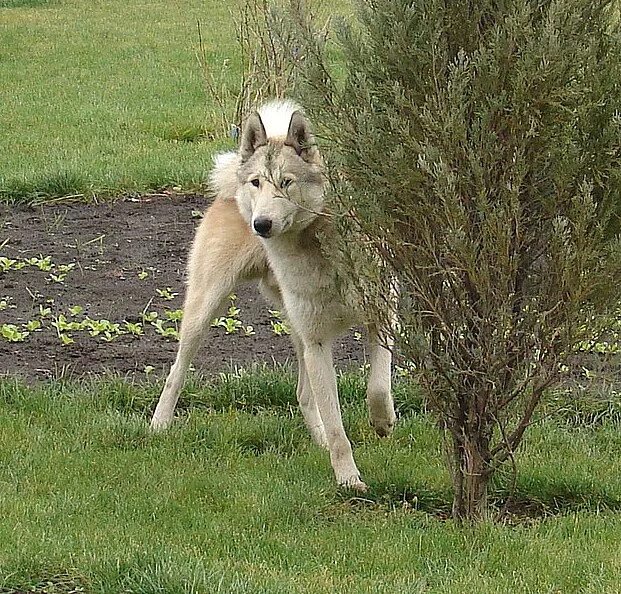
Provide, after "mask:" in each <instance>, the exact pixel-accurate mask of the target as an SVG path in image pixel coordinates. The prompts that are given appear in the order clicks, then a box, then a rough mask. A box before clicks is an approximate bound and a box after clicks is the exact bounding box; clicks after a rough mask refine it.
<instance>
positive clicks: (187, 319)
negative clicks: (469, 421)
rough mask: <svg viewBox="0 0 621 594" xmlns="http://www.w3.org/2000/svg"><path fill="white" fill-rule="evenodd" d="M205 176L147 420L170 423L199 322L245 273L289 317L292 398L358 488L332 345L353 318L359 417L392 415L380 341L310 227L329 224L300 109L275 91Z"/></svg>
mask: <svg viewBox="0 0 621 594" xmlns="http://www.w3.org/2000/svg"><path fill="white" fill-rule="evenodd" d="M211 184H212V187H213V190H214V192H215V195H216V197H215V200H214V202H213V204H212V205H211V206H210V207H209V208H208V209H207V211H206V213H205V216H204V218H203V221H202V223H201V225H200V227H199V228H198V231H197V233H196V238H195V240H194V244H193V246H192V249H191V252H190V257H189V263H188V272H189V275H188V287H187V294H186V298H185V305H184V316H183V321H182V324H181V332H180V343H179V350H178V352H177V357H176V360H175V363H174V365H173V366H172V368H171V370H170V373H169V375H168V378H167V379H166V384H165V386H164V389H163V391H162V395H161V397H160V399H159V402H158V405H157V408H156V410H155V413H154V415H153V419H152V422H151V426H152V427H153V428H154V429H161V428H165V427H167V426H168V425H169V424H170V422H171V421H172V418H173V413H174V408H175V406H176V403H177V400H178V398H179V392H180V390H181V388H182V384H183V380H184V377H185V374H186V372H187V369H188V367H189V365H190V362H191V359H192V357H193V355H194V353H195V352H196V349H197V347H198V345H199V342H200V340H201V338H202V336H203V334H204V332H205V329H206V328H207V327H208V326H209V322H210V321H211V320H212V319H213V318H214V317H215V316H216V315H217V314H218V312H219V311H220V310H221V309H222V308H223V307H225V304H226V300H227V297H228V295H229V294H230V293H231V292H232V291H233V290H234V289H235V287H236V286H237V285H238V284H239V283H241V282H243V281H252V280H256V281H259V287H260V289H261V291H262V293H263V294H264V295H265V296H266V297H267V298H268V299H269V300H271V301H272V302H273V303H274V304H275V305H276V306H278V307H279V308H281V309H282V310H283V311H284V313H285V315H286V317H287V319H288V321H289V324H290V326H291V338H292V341H293V345H294V348H295V352H296V355H297V359H298V382H297V399H298V402H299V405H300V409H301V411H302V415H303V417H304V421H305V423H306V425H307V427H308V429H309V431H310V433H311V436H312V438H313V440H314V441H315V442H316V443H318V444H320V445H322V446H324V447H327V449H328V450H329V452H330V461H331V463H332V468H333V470H334V473H335V475H336V480H337V482H338V484H339V485H343V486H347V487H351V488H354V489H357V490H361V491H364V490H365V489H366V485H365V483H364V482H363V481H362V479H361V478H360V472H359V471H358V468H357V467H356V463H355V462H354V458H353V455H352V448H351V444H350V442H349V440H348V438H347V436H346V434H345V430H344V428H343V422H342V419H341V411H340V406H339V400H338V394H337V384H336V373H335V370H334V364H333V360H332V344H333V342H334V340H335V339H336V338H337V337H338V336H340V335H342V334H343V333H345V332H346V331H347V330H348V329H349V328H350V327H351V326H352V325H355V324H358V323H363V324H365V325H366V327H367V329H368V333H369V363H370V373H369V380H368V387H367V403H368V407H369V413H370V420H371V423H372V425H373V426H374V428H375V430H376V432H377V433H378V434H379V435H381V436H386V435H389V434H390V432H391V431H392V428H393V425H394V423H395V419H396V416H395V412H394V405H393V400H392V395H391V352H390V347H391V340H390V335H389V332H386V331H384V329H382V328H381V327H380V326H379V325H378V324H377V323H374V321H373V320H368V319H365V317H364V315H363V312H361V311H360V308H359V307H358V306H357V303H356V300H355V299H354V298H353V297H351V296H348V295H347V294H345V293H347V291H344V289H343V283H342V282H339V279H338V276H337V274H336V271H335V269H334V266H333V265H331V263H330V262H329V260H328V259H327V258H326V257H325V256H324V254H323V253H322V250H321V246H320V236H324V237H325V236H326V231H328V230H329V226H330V219H329V217H327V216H326V214H325V213H324V185H325V177H324V172H323V163H322V159H321V156H320V154H319V150H318V148H317V145H316V142H315V139H314V136H313V134H312V132H311V129H310V124H309V121H308V119H307V118H306V116H305V115H304V114H303V112H302V111H301V109H300V108H299V107H298V106H297V105H296V104H294V103H293V102H289V101H276V102H272V103H269V104H267V105H265V106H264V107H262V108H261V109H260V110H259V111H258V112H255V113H254V114H252V115H251V116H250V117H249V118H248V119H247V121H246V123H245V125H244V126H243V130H242V135H241V141H240V148H239V150H238V151H237V152H229V153H224V154H222V155H220V156H218V157H216V159H215V166H214V170H213V172H212V175H211ZM352 295H353V293H352Z"/></svg>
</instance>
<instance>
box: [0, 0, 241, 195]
mask: <svg viewBox="0 0 621 594" xmlns="http://www.w3.org/2000/svg"><path fill="white" fill-rule="evenodd" d="M235 5H236V3H235V2H233V3H230V2H215V1H205V0H187V1H186V2H167V1H165V0H160V1H156V0H153V1H150V2H148V3H143V2H135V1H127V0H109V1H106V2H87V1H86V0H53V1H49V2H44V1H34V0H30V1H27V0H22V1H19V0H0V80H2V81H4V82H3V84H2V85H0V105H1V106H2V108H1V109H0V129H1V130H2V134H1V135H0V154H1V155H2V158H1V160H0V197H3V198H4V199H5V200H7V199H8V200H20V199H33V198H36V197H39V198H41V197H43V198H45V197H51V196H65V195H69V194H76V193H78V194H84V195H85V196H87V197H88V196H90V195H92V194H100V195H101V194H114V193H117V192H120V191H126V190H140V189H145V188H154V187H160V186H164V185H175V184H179V185H183V186H186V187H187V186H192V185H195V184H199V183H201V182H202V181H203V180H204V178H205V173H206V171H207V170H208V169H209V166H210V162H211V161H210V158H211V154H212V153H213V152H214V150H216V149H219V148H222V146H223V145H225V144H226V143H227V140H226V139H222V138H221V139H219V140H208V138H209V137H210V134H211V130H210V121H209V114H210V113H211V112H212V110H213V108H214V102H213V99H212V98H210V97H208V96H207V95H206V92H205V88H204V85H203V78H202V72H201V69H200V67H199V65H198V60H197V58H196V51H197V46H198V34H197V21H198V20H200V21H201V23H202V30H203V40H204V44H205V46H206V50H207V56H208V58H209V59H210V61H211V63H212V64H213V67H214V68H216V69H217V70H219V69H220V68H221V65H222V63H223V61H224V60H226V59H229V60H231V59H232V61H233V67H232V68H231V74H230V76H229V77H228V79H227V84H229V83H230V84H231V85H232V86H233V88H235V86H236V74H235V72H236V71H235V66H234V64H235V56H236V53H237V47H236V42H235V35H234V26H233V21H232V19H231V16H230V11H231V10H232V9H234V7H235Z"/></svg>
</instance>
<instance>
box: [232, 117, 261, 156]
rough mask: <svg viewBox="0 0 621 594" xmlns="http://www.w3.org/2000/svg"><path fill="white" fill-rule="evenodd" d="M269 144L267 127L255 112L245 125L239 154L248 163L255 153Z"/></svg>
mask: <svg viewBox="0 0 621 594" xmlns="http://www.w3.org/2000/svg"><path fill="white" fill-rule="evenodd" d="M266 144H267V134H266V132H265V126H263V122H262V121H261V116H260V115H259V114H258V113H257V112H256V111H255V112H254V113H253V114H252V115H251V116H250V117H249V118H248V119H247V120H246V124H245V125H244V131H243V133H242V137H241V143H240V145H239V154H240V155H241V158H242V161H247V160H248V159H250V157H252V155H254V152H255V151H256V150H257V149H258V148H259V147H260V146H265V145H266Z"/></svg>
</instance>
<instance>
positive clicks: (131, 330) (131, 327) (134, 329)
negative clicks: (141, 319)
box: [125, 320, 144, 336]
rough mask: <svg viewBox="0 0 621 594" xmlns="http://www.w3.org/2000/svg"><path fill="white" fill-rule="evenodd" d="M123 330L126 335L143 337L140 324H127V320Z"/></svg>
mask: <svg viewBox="0 0 621 594" xmlns="http://www.w3.org/2000/svg"><path fill="white" fill-rule="evenodd" d="M125 330H126V332H127V333H128V334H131V335H133V336H143V335H144V331H143V329H142V324H140V323H138V322H136V323H134V322H128V321H127V320H126V321H125Z"/></svg>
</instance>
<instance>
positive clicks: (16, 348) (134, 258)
mask: <svg viewBox="0 0 621 594" xmlns="http://www.w3.org/2000/svg"><path fill="white" fill-rule="evenodd" d="M208 204H209V200H208V198H206V197H205V196H201V195H196V194H181V193H175V192H162V193H152V194H149V195H141V196H133V197H125V198H123V199H119V200H117V201H114V202H105V203H100V204H84V203H78V202H76V203H67V202H66V201H65V202H62V203H58V204H49V203H48V204H42V205H38V206H15V205H12V206H9V205H0V329H2V332H3V338H4V339H2V337H0V361H1V363H0V373H1V374H10V375H18V376H21V377H23V378H25V379H28V380H38V379H49V378H58V377H65V378H66V377H79V376H82V375H84V374H89V373H99V372H107V371H112V372H116V373H120V374H145V373H154V374H164V373H165V372H166V371H167V369H168V367H169V365H170V364H171V362H172V360H173V358H174V354H175V351H176V347H177V342H176V340H175V337H174V335H175V334H176V328H177V324H178V322H176V321H175V312H176V311H177V310H178V309H179V308H181V307H182V304H183V295H184V277H185V262H186V258H187V253H188V249H189V246H190V243H191V241H192V238H193V235H194V229H195V227H196V226H197V224H198V222H199V221H200V213H201V212H202V211H203V210H204V208H205V207H206V206H207V205H208ZM236 294H237V299H236V300H235V302H234V306H235V307H237V308H239V310H240V311H239V312H238V313H237V312H232V313H231V315H230V316H229V317H230V320H229V323H232V324H233V326H238V328H237V330H236V331H235V332H234V333H232V334H226V330H225V328H224V327H214V328H212V329H211V331H210V332H209V334H208V337H207V339H206V340H205V344H204V345H203V347H202V348H201V350H200V352H199V354H198V356H197V358H196V363H195V367H196V369H197V370H199V371H203V372H207V373H212V372H218V371H222V370H224V369H228V368H230V366H231V365H248V364H250V363H251V362H253V361H263V362H268V363H271V362H272V361H277V362H285V361H288V360H291V359H292V356H293V351H292V348H291V345H290V342H289V340H288V338H287V337H286V336H279V335H277V334H276V333H275V331H274V328H273V325H276V331H277V330H278V328H279V325H278V324H279V320H278V317H277V316H275V315H272V314H271V313H270V306H269V305H268V304H267V303H266V302H265V300H264V299H263V298H262V297H261V295H260V294H259V293H258V291H257V289H256V287H254V286H246V287H240V288H239V290H238V291H237V292H236ZM76 306H77V307H76ZM48 310H49V311H48ZM152 312H155V313H157V318H155V317H154V314H153V313H152ZM167 312H168V317H167ZM158 320H161V322H163V323H161V325H160V326H159V330H158V328H157V326H156V325H157V323H158V322H157V321H158ZM106 321H107V322H108V323H107V325H106ZM223 323H226V321H224V322H223ZM39 324H40V327H37V326H38V325H39ZM115 324H116V325H117V326H115ZM128 324H129V325H128ZM250 325H251V326H252V330H250V329H248V333H249V334H250V335H246V334H247V332H246V331H245V329H246V328H247V326H250ZM129 328H131V329H132V330H133V331H135V332H142V334H141V335H135V334H132V333H131V330H128V329H129ZM167 328H168V329H169V330H168V332H169V333H170V334H171V335H172V336H171V337H169V338H165V337H164V336H163V333H166V332H167V330H166V329H167ZM252 332H254V334H252ZM26 333H28V334H26ZM92 334H95V336H93V335H92ZM65 343H67V344H65ZM363 358H364V354H363V347H362V344H361V343H360V342H359V341H358V340H356V337H355V336H354V334H353V333H351V334H350V335H349V336H348V337H345V338H344V339H343V341H342V342H341V343H340V344H338V345H337V348H336V350H335V359H336V360H337V362H338V364H339V365H340V366H342V367H343V366H349V365H350V364H360V362H361V361H362V360H363Z"/></svg>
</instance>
